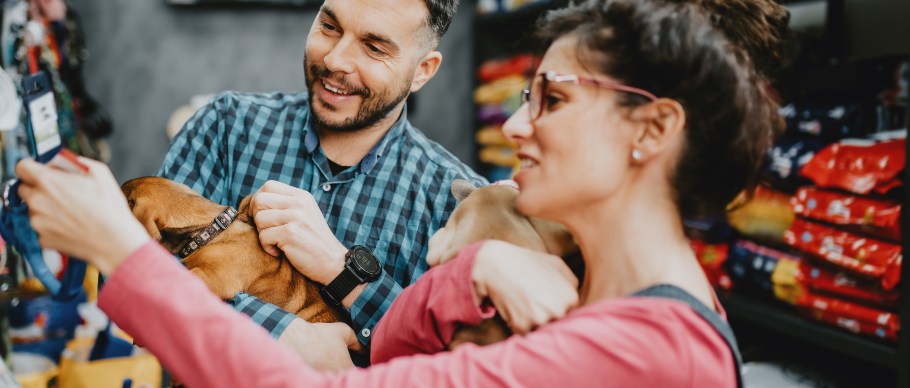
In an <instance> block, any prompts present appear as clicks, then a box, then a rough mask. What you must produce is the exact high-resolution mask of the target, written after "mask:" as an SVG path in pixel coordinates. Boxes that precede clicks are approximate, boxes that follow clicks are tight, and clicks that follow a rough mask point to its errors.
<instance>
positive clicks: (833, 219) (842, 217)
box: [791, 187, 901, 241]
mask: <svg viewBox="0 0 910 388" xmlns="http://www.w3.org/2000/svg"><path fill="white" fill-rule="evenodd" d="M791 205H792V208H793V211H794V212H796V214H799V215H801V216H803V217H806V218H811V219H813V220H818V221H824V222H828V223H831V224H836V225H843V226H848V227H849V226H852V227H856V228H857V229H858V230H860V231H862V232H865V233H869V234H871V235H874V236H878V237H880V238H884V239H888V240H891V241H900V238H901V228H900V213H901V205H900V203H898V202H895V201H890V200H885V199H871V198H867V197H861V196H857V195H852V194H846V193H842V192H836V191H828V190H821V189H818V188H815V187H803V188H800V189H799V190H798V191H797V192H796V195H794V196H793V199H792V202H791Z"/></svg>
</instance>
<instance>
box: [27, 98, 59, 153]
mask: <svg viewBox="0 0 910 388" xmlns="http://www.w3.org/2000/svg"><path fill="white" fill-rule="evenodd" d="M28 109H29V118H30V119H31V123H32V132H33V134H34V136H35V148H37V152H38V155H35V156H40V155H43V154H44V153H46V152H47V151H50V150H52V149H54V148H55V147H58V146H60V144H61V141H60V129H59V128H58V126H57V105H56V103H55V102H54V95H53V93H45V94H44V95H43V96H41V97H38V98H36V99H34V100H32V101H31V102H29V104H28Z"/></svg>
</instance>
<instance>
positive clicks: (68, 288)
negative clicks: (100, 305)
mask: <svg viewBox="0 0 910 388" xmlns="http://www.w3.org/2000/svg"><path fill="white" fill-rule="evenodd" d="M3 198H4V206H3V210H2V211H0V235H2V236H3V240H4V241H6V243H7V244H9V245H12V246H13V247H14V248H16V251H17V252H19V254H20V255H22V257H23V258H25V261H26V262H28V264H29V266H31V268H32V272H34V274H35V277H37V278H38V280H39V281H41V283H42V284H44V287H46V288H47V290H48V292H50V294H51V298H53V299H54V300H57V301H62V302H65V301H70V300H73V299H74V298H76V297H77V296H79V294H81V293H82V281H83V279H84V278H85V268H86V263H85V261H83V260H81V259H77V258H75V257H70V260H69V262H68V263H67V266H66V271H65V272H64V273H63V278H62V279H61V280H57V278H56V277H55V276H54V273H53V272H51V270H50V269H49V268H48V267H47V263H46V262H45V261H44V255H43V253H42V249H41V245H40V244H39V243H38V235H37V234H36V233H35V230H34V229H33V228H32V223H31V221H29V218H28V205H26V204H25V202H22V198H20V197H19V181H18V180H17V181H15V182H14V183H12V184H10V183H7V185H6V187H5V190H4V193H3Z"/></svg>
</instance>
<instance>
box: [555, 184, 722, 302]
mask: <svg viewBox="0 0 910 388" xmlns="http://www.w3.org/2000/svg"><path fill="white" fill-rule="evenodd" d="M625 194H626V195H623V196H621V197H618V198H617V197H616V196H613V197H612V198H609V199H606V200H604V201H602V202H601V203H598V204H595V205H594V206H587V207H586V209H585V212H584V215H581V213H579V214H580V216H579V217H575V219H574V220H566V222H565V223H566V225H567V226H568V227H569V229H570V230H571V231H572V232H573V234H574V235H575V237H576V239H577V240H578V241H579V245H580V247H581V252H582V255H583V256H584V258H585V265H586V269H585V278H584V281H583V283H582V286H581V291H580V292H581V295H580V298H581V303H582V304H583V305H584V304H590V303H595V302H597V301H600V300H604V299H608V298H614V297H619V296H623V295H628V294H631V293H634V292H636V291H638V290H641V289H643V288H647V287H649V286H653V285H656V284H662V283H669V284H673V285H676V286H679V287H681V288H683V289H684V290H686V291H688V292H689V293H692V294H693V295H695V296H696V297H697V298H699V299H701V300H702V302H707V305H708V306H712V305H713V304H711V303H712V297H711V294H710V290H709V288H708V283H707V281H706V279H705V277H704V274H703V273H702V272H701V268H700V267H699V265H698V262H697V261H696V259H695V256H694V254H693V253H692V250H691V248H690V246H689V241H688V239H687V238H686V237H685V235H684V233H683V228H682V220H681V219H680V217H679V215H678V212H677V210H676V206H675V205H674V204H673V203H672V202H671V201H670V200H668V199H667V198H668V197H669V196H667V195H661V194H660V193H658V192H655V191H654V190H642V191H639V192H627V193H625Z"/></svg>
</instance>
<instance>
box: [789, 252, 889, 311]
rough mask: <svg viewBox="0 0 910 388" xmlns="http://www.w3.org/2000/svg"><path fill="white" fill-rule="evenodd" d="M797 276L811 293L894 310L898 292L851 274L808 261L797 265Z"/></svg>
mask: <svg viewBox="0 0 910 388" xmlns="http://www.w3.org/2000/svg"><path fill="white" fill-rule="evenodd" d="M797 278H798V280H799V282H800V284H803V285H805V286H806V287H808V288H809V289H810V290H811V291H812V292H813V293H816V294H827V295H832V296H836V297H839V298H842V299H847V300H852V301H855V302H857V303H860V304H864V305H869V306H874V307H880V308H883V309H886V310H892V311H896V309H897V307H898V304H897V302H898V297H899V293H898V292H897V290H891V291H885V290H883V289H882V288H881V286H880V285H877V284H875V283H874V282H870V281H869V280H867V279H861V278H859V277H857V276H852V275H850V274H848V273H846V272H844V271H839V272H834V271H830V270H828V269H827V268H824V267H821V266H819V265H816V264H814V263H810V262H808V261H803V262H802V263H800V265H799V270H798V271H797Z"/></svg>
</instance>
